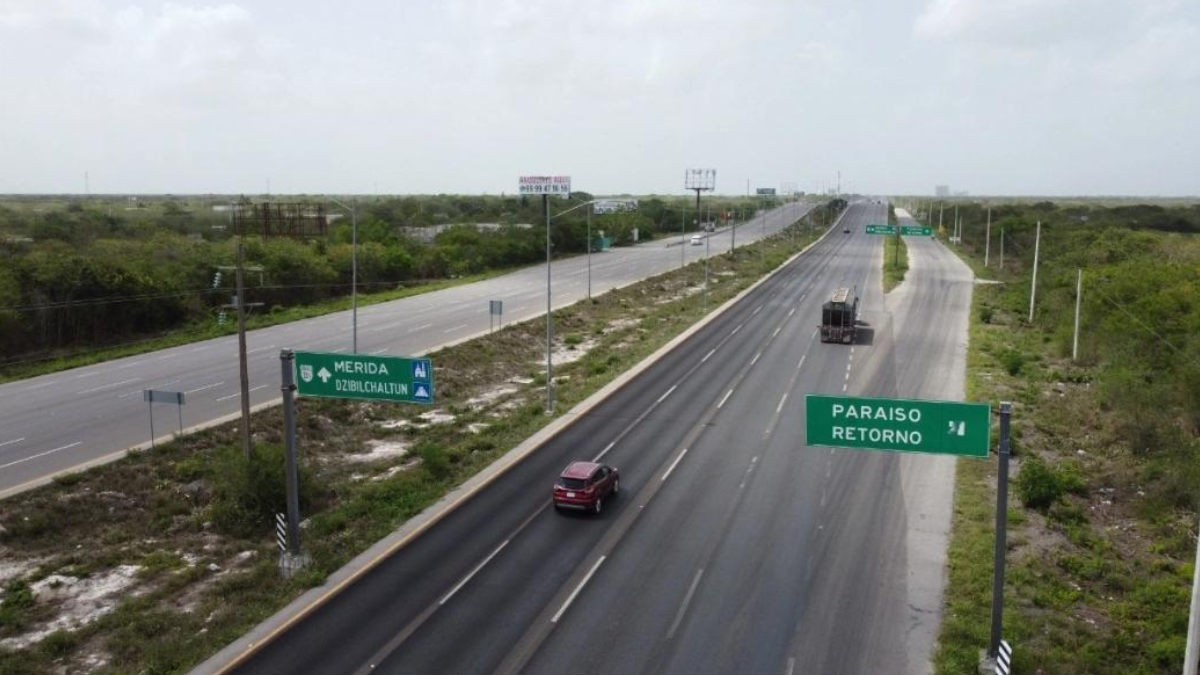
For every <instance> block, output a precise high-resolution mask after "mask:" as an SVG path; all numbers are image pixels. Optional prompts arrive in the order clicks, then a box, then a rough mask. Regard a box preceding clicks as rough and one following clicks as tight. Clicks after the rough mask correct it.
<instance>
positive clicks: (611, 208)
mask: <svg viewBox="0 0 1200 675" xmlns="http://www.w3.org/2000/svg"><path fill="white" fill-rule="evenodd" d="M637 208H638V201H637V200H636V199H598V200H596V203H594V204H592V213H595V214H596V215H600V214H603V213H622V212H624V211H637Z"/></svg>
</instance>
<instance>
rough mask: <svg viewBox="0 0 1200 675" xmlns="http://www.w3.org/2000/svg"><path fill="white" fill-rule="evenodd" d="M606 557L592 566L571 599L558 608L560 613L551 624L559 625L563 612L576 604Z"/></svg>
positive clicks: (557, 613) (601, 557) (555, 615)
mask: <svg viewBox="0 0 1200 675" xmlns="http://www.w3.org/2000/svg"><path fill="white" fill-rule="evenodd" d="M606 557H607V556H600V559H599V560H597V561H596V564H595V565H592V569H590V570H588V573H587V576H585V577H584V578H583V581H580V582H579V585H578V586H576V587H575V590H573V591H571V595H570V597H568V598H567V601H566V602H564V603H563V605H562V607H559V608H558V611H557V612H556V613H555V614H554V617H553V618H552V619H550V623H558V620H559V619H561V618H562V615H563V612H565V611H567V608H568V607H570V606H571V603H572V602H575V596H577V595H579V591H582V590H583V587H584V586H586V585H587V582H588V581H590V580H591V578H592V575H593V574H595V573H596V570H598V569H600V563H602V562H604V559H605V558H606Z"/></svg>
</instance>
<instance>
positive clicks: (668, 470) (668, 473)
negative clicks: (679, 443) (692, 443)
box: [662, 448, 688, 481]
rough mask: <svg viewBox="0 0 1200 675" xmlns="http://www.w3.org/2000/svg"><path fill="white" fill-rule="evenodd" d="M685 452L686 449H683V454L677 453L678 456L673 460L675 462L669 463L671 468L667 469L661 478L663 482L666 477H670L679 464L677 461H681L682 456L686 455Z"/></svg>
mask: <svg viewBox="0 0 1200 675" xmlns="http://www.w3.org/2000/svg"><path fill="white" fill-rule="evenodd" d="M687 451H688V449H687V448H684V449H683V452H681V453H679V456H678V457H676V458H675V461H674V462H671V466H670V467H668V468H667V472H666V473H664V474H663V477H662V480H663V481H666V480H667V476H670V475H671V472H672V471H674V470H675V467H676V466H677V465H678V464H679V460H681V459H683V456H684V455H686V454H687Z"/></svg>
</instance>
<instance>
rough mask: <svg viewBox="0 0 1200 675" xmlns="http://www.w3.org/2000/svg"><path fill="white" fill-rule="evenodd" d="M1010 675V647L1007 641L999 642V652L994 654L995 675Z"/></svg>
mask: <svg viewBox="0 0 1200 675" xmlns="http://www.w3.org/2000/svg"><path fill="white" fill-rule="evenodd" d="M1010 673H1012V645H1010V644H1008V640H1001V641H1000V650H999V651H998V652H997V653H996V675H1009V674H1010Z"/></svg>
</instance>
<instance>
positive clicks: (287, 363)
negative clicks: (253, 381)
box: [279, 349, 300, 556]
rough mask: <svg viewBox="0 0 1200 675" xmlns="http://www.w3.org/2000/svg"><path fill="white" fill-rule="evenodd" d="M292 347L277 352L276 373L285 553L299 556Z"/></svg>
mask: <svg viewBox="0 0 1200 675" xmlns="http://www.w3.org/2000/svg"><path fill="white" fill-rule="evenodd" d="M295 358H296V357H295V355H294V354H292V350H290V349H284V350H282V351H280V352H279V372H280V375H281V378H280V381H281V382H282V385H281V387H280V389H281V390H282V392H283V426H284V451H285V453H286V455H287V459H286V470H287V520H288V522H287V529H288V553H290V554H291V555H293V556H299V555H300V495H299V482H300V481H299V476H298V471H297V469H296V399H295V392H296V382H295V380H294V377H293V373H292V362H293V360H294V359H295Z"/></svg>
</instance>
